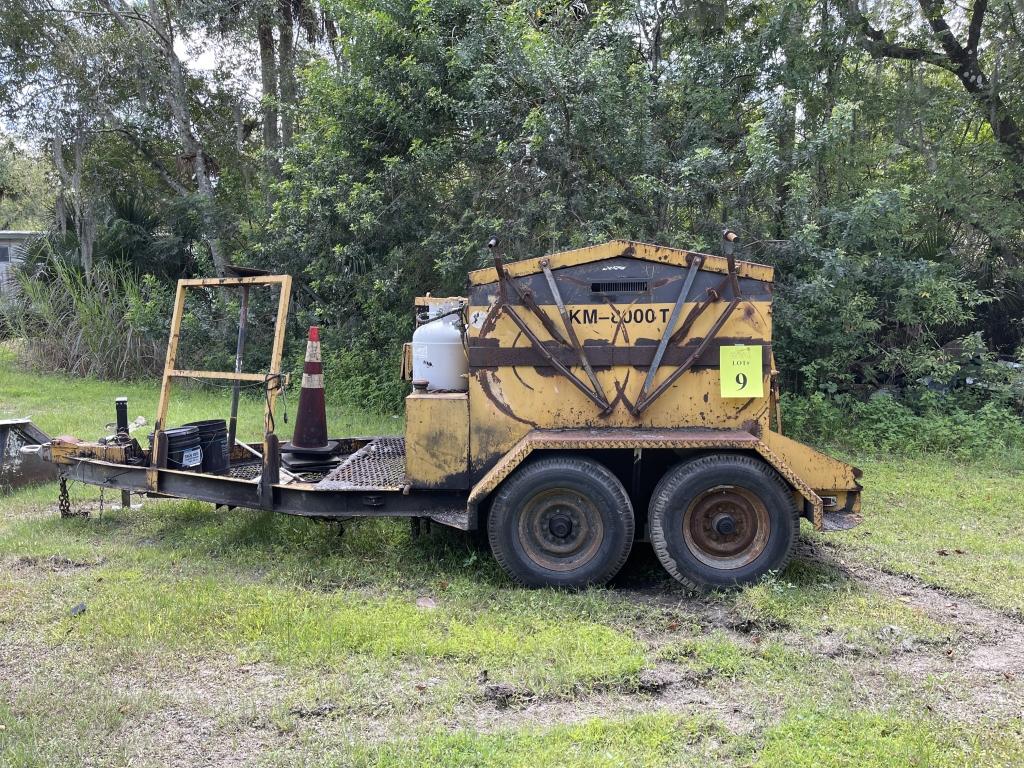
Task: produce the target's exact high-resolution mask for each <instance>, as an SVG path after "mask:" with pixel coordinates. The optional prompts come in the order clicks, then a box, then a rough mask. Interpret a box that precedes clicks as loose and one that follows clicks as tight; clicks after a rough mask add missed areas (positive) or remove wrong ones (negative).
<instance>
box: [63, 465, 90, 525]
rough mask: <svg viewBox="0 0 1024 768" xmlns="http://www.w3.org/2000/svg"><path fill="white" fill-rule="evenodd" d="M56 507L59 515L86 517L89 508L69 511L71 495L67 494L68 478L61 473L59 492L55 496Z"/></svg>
mask: <svg viewBox="0 0 1024 768" xmlns="http://www.w3.org/2000/svg"><path fill="white" fill-rule="evenodd" d="M57 509H59V510H60V516H61V517H88V516H89V510H88V509H85V510H83V511H82V512H72V511H71V497H70V496H68V479H67V478H66V477H64V476H63V475H61V478H60V494H58V496H57Z"/></svg>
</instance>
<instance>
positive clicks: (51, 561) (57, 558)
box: [11, 555, 105, 573]
mask: <svg viewBox="0 0 1024 768" xmlns="http://www.w3.org/2000/svg"><path fill="white" fill-rule="evenodd" d="M104 562H105V560H104V559H103V558H99V559H98V560H91V561H88V560H72V559H71V558H69V557H64V556H63V555H47V556H45V557H44V556H39V555H22V556H21V557H19V558H16V559H15V560H14V561H13V563H12V565H11V567H12V568H13V569H14V570H16V571H21V570H29V571H31V570H34V571H45V572H47V573H62V572H65V571H79V570H83V569H85V568H95V567H96V566H98V565H103V563H104Z"/></svg>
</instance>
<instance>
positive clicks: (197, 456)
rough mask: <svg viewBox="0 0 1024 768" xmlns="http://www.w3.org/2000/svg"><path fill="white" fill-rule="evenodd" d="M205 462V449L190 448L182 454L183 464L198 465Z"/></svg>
mask: <svg viewBox="0 0 1024 768" xmlns="http://www.w3.org/2000/svg"><path fill="white" fill-rule="evenodd" d="M202 463H203V449H202V448H189V449H188V450H187V451H185V452H183V453H182V454H181V466H183V467H198V466H199V465H200V464H202Z"/></svg>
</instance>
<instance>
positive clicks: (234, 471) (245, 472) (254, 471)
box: [228, 461, 263, 480]
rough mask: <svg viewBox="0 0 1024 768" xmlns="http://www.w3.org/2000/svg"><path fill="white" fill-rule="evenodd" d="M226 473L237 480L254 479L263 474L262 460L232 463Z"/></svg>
mask: <svg viewBox="0 0 1024 768" xmlns="http://www.w3.org/2000/svg"><path fill="white" fill-rule="evenodd" d="M228 474H229V476H230V477H234V478H237V479H239V480H256V479H257V478H259V476H260V475H261V474H263V462H262V461H250V462H246V463H244V464H232V465H231V469H230V471H229V472H228Z"/></svg>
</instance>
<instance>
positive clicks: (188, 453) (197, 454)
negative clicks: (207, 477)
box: [151, 427, 203, 472]
mask: <svg viewBox="0 0 1024 768" xmlns="http://www.w3.org/2000/svg"><path fill="white" fill-rule="evenodd" d="M164 434H165V435H167V468H168V469H185V470H190V471H193V472H195V471H197V470H199V469H200V467H202V465H203V448H202V445H201V444H200V441H199V430H198V429H196V428H195V427H175V428H174V429H168V430H165V431H164ZM151 439H152V438H151Z"/></svg>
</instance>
